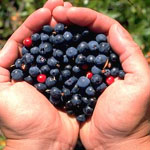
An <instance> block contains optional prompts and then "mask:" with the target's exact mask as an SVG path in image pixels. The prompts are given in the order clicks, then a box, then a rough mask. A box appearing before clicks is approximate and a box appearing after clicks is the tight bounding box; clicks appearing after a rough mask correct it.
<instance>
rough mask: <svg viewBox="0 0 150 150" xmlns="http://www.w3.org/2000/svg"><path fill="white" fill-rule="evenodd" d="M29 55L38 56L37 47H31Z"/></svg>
mask: <svg viewBox="0 0 150 150" xmlns="http://www.w3.org/2000/svg"><path fill="white" fill-rule="evenodd" d="M30 53H31V54H32V55H38V54H39V47H37V46H34V47H32V48H31V49H30Z"/></svg>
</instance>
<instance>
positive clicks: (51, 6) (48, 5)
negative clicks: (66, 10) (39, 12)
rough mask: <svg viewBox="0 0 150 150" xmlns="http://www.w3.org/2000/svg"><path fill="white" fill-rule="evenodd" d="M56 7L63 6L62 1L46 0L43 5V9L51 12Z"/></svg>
mask: <svg viewBox="0 0 150 150" xmlns="http://www.w3.org/2000/svg"><path fill="white" fill-rule="evenodd" d="M57 6H64V2H63V0H48V1H47V2H46V3H45V5H44V8H48V9H49V10H50V11H51V12H52V11H53V9H54V8H55V7H57Z"/></svg>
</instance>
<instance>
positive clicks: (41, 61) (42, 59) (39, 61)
mask: <svg viewBox="0 0 150 150" xmlns="http://www.w3.org/2000/svg"><path fill="white" fill-rule="evenodd" d="M36 63H37V64H39V65H44V64H45V63H46V58H45V57H44V56H41V55H38V56H37V58H36Z"/></svg>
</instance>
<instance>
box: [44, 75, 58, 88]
mask: <svg viewBox="0 0 150 150" xmlns="http://www.w3.org/2000/svg"><path fill="white" fill-rule="evenodd" d="M56 83H57V81H56V79H55V78H53V77H48V78H47V79H46V82H45V84H46V86H47V87H48V88H51V87H53V86H54V85H55V84H56Z"/></svg>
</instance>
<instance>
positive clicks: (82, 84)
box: [77, 76, 90, 88]
mask: <svg viewBox="0 0 150 150" xmlns="http://www.w3.org/2000/svg"><path fill="white" fill-rule="evenodd" d="M89 84H90V80H89V79H88V78H87V77H85V76H81V77H80V78H79V80H78V82H77V85H78V86H79V87H80V88H86V87H87V86H88V85H89Z"/></svg>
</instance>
